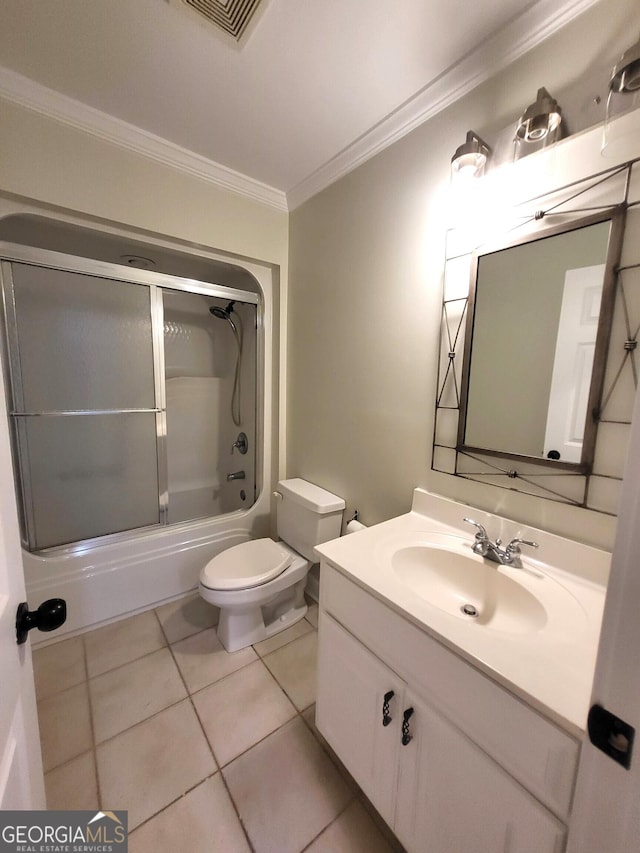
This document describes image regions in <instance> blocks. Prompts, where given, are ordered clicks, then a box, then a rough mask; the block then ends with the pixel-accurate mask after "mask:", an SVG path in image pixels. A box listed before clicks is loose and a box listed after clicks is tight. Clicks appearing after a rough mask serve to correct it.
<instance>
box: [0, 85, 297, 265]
mask: <svg viewBox="0 0 640 853" xmlns="http://www.w3.org/2000/svg"><path fill="white" fill-rule="evenodd" d="M0 114H1V115H2V134H0V190H2V191H3V192H8V193H15V194H16V195H19V196H23V197H25V198H29V199H34V200H37V201H40V202H45V203H47V204H51V205H55V206H57V207H62V208H67V209H69V210H71V211H75V212H80V213H84V214H88V215H90V216H94V217H99V218H102V219H107V220H112V221H114V222H118V223H122V224H125V225H130V226H133V227H135V228H140V229H144V230H147V231H150V232H153V233H157V234H163V235H167V236H171V237H176V238H179V239H182V240H186V241H188V242H190V243H196V244H200V245H202V246H207V247H210V248H213V249H218V250H224V251H226V252H231V253H234V254H236V255H239V256H246V257H248V258H253V259H256V260H261V261H266V262H269V263H274V264H278V265H280V266H281V267H282V268H283V269H286V266H287V251H288V215H287V213H286V212H285V211H279V210H275V209H274V208H271V207H268V206H267V205H264V204H259V203H257V202H254V201H252V200H250V199H247V198H244V197H242V196H240V195H237V194H235V193H232V192H227V191H226V190H223V189H220V188H218V187H216V186H215V185H213V184H211V183H208V182H205V181H203V180H201V179H199V178H197V177H192V176H190V175H188V174H186V173H184V172H180V171H178V170H177V169H173V168H171V167H169V166H164V165H162V164H161V163H158V162H155V161H153V160H151V159H149V158H147V157H143V156H141V155H138V154H136V153H134V152H132V151H129V150H126V149H124V148H121V147H119V146H117V145H114V144H112V143H109V142H106V141H103V140H101V139H98V138H97V137H95V136H92V135H90V134H88V133H85V132H83V131H80V130H77V129H75V128H73V127H70V126H69V125H65V124H62V123H61V122H57V121H55V120H53V119H50V118H47V117H45V116H43V115H40V114H38V113H36V112H32V111H30V110H27V109H24V108H22V107H19V106H17V105H15V104H13V103H10V102H8V101H3V100H1V99H0Z"/></svg>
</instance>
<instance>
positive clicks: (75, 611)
mask: <svg viewBox="0 0 640 853" xmlns="http://www.w3.org/2000/svg"><path fill="white" fill-rule="evenodd" d="M150 253H151V247H150ZM207 259H208V260H211V262H212V263H214V264H215V262H216V261H218V262H220V263H225V264H228V263H229V260H228V259H226V258H225V257H224V256H222V255H219V254H215V253H208V254H207V256H206V258H205V260H207ZM199 260H200V261H202V260H203V258H202V256H200V257H199ZM238 270H241V272H242V274H243V275H244V276H245V279H249V280H251V281H252V282H253V288H254V290H255V291H257V292H258V293H259V297H258V299H259V302H260V310H259V312H258V319H257V329H256V306H255V305H242V304H240V302H237V303H236V310H237V312H238V313H241V314H242V319H243V324H244V327H245V349H244V352H243V375H242V395H243V402H242V407H243V412H242V418H243V423H242V427H240V428H237V427H235V425H233V421H232V419H231V412H230V399H231V390H232V384H233V371H234V367H235V351H234V347H235V341H234V340H233V337H232V335H231V334H230V330H229V331H228V332H227V330H226V329H225V328H224V326H223V324H222V323H221V321H219V320H216V319H215V318H214V317H212V316H211V314H210V313H209V310H208V309H209V307H210V306H211V305H215V304H220V305H222V304H225V305H226V304H228V301H229V300H228V299H226V300H223V299H221V298H218V299H214V298H212V297H211V296H202V295H199V294H193V293H186V294H184V296H185V297H192V298H195V299H196V300H197V301H201V302H202V308H203V311H202V320H203V325H202V326H200V328H205V327H206V328H209V329H211V335H212V338H211V340H213V336H214V331H215V333H216V334H218V335H219V336H220V337H219V346H218V350H219V352H218V361H217V366H216V365H215V363H214V367H215V372H216V373H217V374H218V375H216V376H213V375H212V376H210V377H209V379H211V380H212V381H211V383H210V386H211V387H209V388H207V390H206V391H205V393H204V394H202V393H201V389H200V390H199V391H197V392H196V393H193V388H194V384H192V385H191V387H189V385H190V381H191V380H195V386H196V387H197V386H198V384H199V380H200V379H205V380H206V379H207V377H198V376H193V375H191V376H184V375H180V365H179V361H180V357H179V356H180V353H179V351H178V349H177V348H173V347H172V345H171V344H169V346H168V354H167V366H168V367H169V369H170V370H169V371H168V372H167V380H168V382H167V391H168V395H167V396H168V398H169V397H171V398H172V402H171V403H169V402H168V406H167V408H168V409H169V411H168V416H169V418H171V417H172V416H173V415H175V416H176V417H177V421H176V422H177V424H178V425H179V424H180V419H182V423H186V422H189V421H190V420H191V416H192V415H193V414H196V413H197V411H198V409H200V410H201V411H204V412H206V411H207V409H209V411H210V409H211V404H212V402H213V400H214V398H215V397H220V398H221V401H222V409H223V410H224V409H225V408H226V410H227V412H226V413H225V414H226V417H225V419H224V424H223V426H222V427H221V428H220V429H218V430H217V431H216V430H215V429H214V430H213V435H211V430H210V432H209V434H210V435H211V438H212V441H211V442H210V443H212V444H213V445H215V451H216V452H217V451H218V449H220V450H221V451H222V453H221V456H220V471H219V473H218V474H216V475H215V476H213V477H212V478H210V482H206V484H205V485H206V489H207V491H209V485H210V483H212V484H213V486H214V489H215V490H216V495H215V500H214V499H213V489H212V490H211V492H210V495H211V500H210V502H209V506H208V507H203V510H202V515H203V516H205V515H207V516H209V517H202V518H201V519H199V520H193V521H185V522H183V523H179V524H176V525H173V526H168V527H158V528H154V529H150V530H147V531H141V532H139V533H137V535H134V536H132V537H126V538H124V539H122V540H120V539H117V540H113V541H108V540H105V541H104V543H103V544H98V545H97V546H93V545H92V547H91V548H90V549H89V548H86V547H84V546H83V545H80V546H78V547H75V548H72V549H69V550H64V551H58V552H49V553H47V554H32V553H27V552H24V553H23V559H24V567H25V579H26V582H27V593H28V596H29V600H30V602H31V604H32V606H37V605H38V604H39V603H40V602H41V601H42V600H44V599H46V598H49V597H62V598H65V599H66V601H67V605H68V620H67V623H66V625H65V626H64V628H63V629H61V631H58V632H57V636H56V639H57V638H59V637H60V635H61V634H64V633H71V632H74V631H77V630H82V629H84V628H86V627H88V626H90V625H96V624H100V623H101V622H105V621H108V620H111V619H113V618H118V617H120V616H123V615H125V614H129V613H133V612H136V611H137V610H141V609H145V608H147V607H149V606H150V605H152V604H154V603H157V602H160V601H166V600H168V599H170V598H172V597H175V596H178V595H180V594H182V593H184V592H187V591H188V590H191V589H194V588H195V587H196V585H197V581H198V575H199V572H200V569H201V567H202V566H203V565H204V563H206V562H207V561H208V560H209V559H211V557H213V556H214V555H215V554H217V553H219V552H221V551H222V550H224V549H226V548H228V547H231V546H232V545H235V544H238V543H240V542H243V541H246V540H247V539H249V538H253V537H254V536H261V535H267V534H268V533H269V519H270V488H269V487H270V484H271V481H272V474H271V458H272V454H271V452H270V445H271V427H272V419H273V413H272V396H273V384H272V358H273V274H272V270H271V269H270V268H269V266H267V265H260V264H254V263H252V262H243V263H242V267H238ZM136 275H140V276H143V275H144V274H143V273H138V272H137V271H136V270H127V276H128V277H131V278H133V279H134V280H135V278H136ZM170 294H171V297H170V298H168V299H167V318H166V319H167V321H168V323H171V322H172V319H171V318H172V310H173V308H172V299H173V297H180V296H181V295H182V294H179V293H176V292H175V291H170ZM174 301H175V300H174ZM225 334H228V339H227V340H226V341H225V340H224V336H225ZM205 336H207V335H206V333H205ZM208 346H209V350H210V352H211V353H213V352H214V350H215V349H216V345H215V344H213V343H210V344H209V345H208ZM225 348H227V349H230V352H229V353H226V354H225ZM256 359H257V371H256V367H255V366H256ZM184 372H187V371H183V373H184ZM210 372H211V373H213V372H214V371H213V370H212V371H210ZM180 379H184V380H187V381H186V382H184V383H182V385H183V387H182V390H181V391H178V393H177V394H174V393H173V391H172V390H169V389H171V386H172V380H178V382H177V383H176V384H175V385H174V387H175V388H178V387H179V385H180V381H179V380H180ZM205 384H206V383H205ZM216 386H217V390H213V389H214V388H216ZM256 388H257V395H256V393H255V391H256ZM174 397H178V398H180V397H182V398H183V399H182V403H183V404H184V407H183V410H182V412H180V408H179V407H178V409H176V408H175V407H174V406H173V402H175V400H174V399H173V398H174ZM254 400H257V416H256V412H255V408H256V407H254V405H253V401H254ZM185 407H186V408H185ZM239 429H243V431H245V432H247V435H250V436H251V441H250V449H249V452H248V453H247V454H246V455H244V456H240V455H239V454H238V451H237V450H236V451H235V452H234V454H233V455H231V446H232V444H233V442H234V441H235V440H236V438H237V434H238V431H239ZM216 432H217V435H216ZM205 439H206V430H203V431H202V435H201V438H200V447H201V448H204V446H205ZM190 442H191V446H190V448H189V450H192V449H193V434H192V436H191V439H190ZM265 448H267V452H265ZM174 450H175V451H176V454H174V457H173V461H174V462H175V463H177V464H173V462H170V463H169V464H170V465H171V468H172V472H173V473H174V474H175V478H174V483H173V486H174V487H175V488H173V489H172V484H171V481H170V491H171V490H173V493H174V497H176V496H179V495H180V488H181V487H183V488H182V497H185V496H186V495H188V489H185V488H184V487H185V485H186V486H191V487H193V486H197V485H198V483H197V480H194V479H193V474H194V473H197V470H198V468H199V466H198V465H197V464H194V461H193V457H191V461H190V464H191V466H192V467H191V469H190V470H189V469H188V467H187V466H186V465H185V466H184V467H183V468H181V466H182V464H183V463H185V462H186V461H188V460H189V456H188V452H187V443H186V442H182V443H181V442H180V441H179V442H178V445H177V446H176V447H175V448H174ZM212 451H213V448H212ZM206 452H207V451H205V453H206ZM181 453H182V460H181V459H180V454H181ZM170 458H171V451H170ZM240 459H241V460H242V462H241V463H240V462H239V460H240ZM240 468H244V469H245V473H246V480H245V481H244V482H242V481H235V482H231V483H229V484H227V482H226V474H227V473H230V472H231V471H235V470H238V469H240ZM254 483H255V484H256V488H255V502H254ZM227 487H228V488H227ZM242 488H244V490H245V493H246V494H245V500H244V501H243V500H242V499H241V497H240V491H241V489H242ZM191 491H192V493H193V494H192V495H191V496H190V497H188V498H186V500H187V503H190V505H191V506H190V508H191V509H193V500H194V499H196V500H199V498H198V497H197V491H196V489H193V488H192V489H191ZM178 502H179V501H178ZM212 508H213V511H214V512H215V511H219V512H221V513H223V514H222V515H218V516H217V517H210V513H211V509H212ZM169 520H170V521H172V519H171V518H170V519H169ZM33 639H34V641H36V642H37V641H38V640H39V641H40V642H43V641H44V642H46V641H47V639H48V638H47V636H46V635H40V636H39V637H34V638H33Z"/></svg>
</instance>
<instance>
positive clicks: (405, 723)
mask: <svg viewBox="0 0 640 853" xmlns="http://www.w3.org/2000/svg"><path fill="white" fill-rule="evenodd" d="M412 716H413V708H407V710H406V711H405V712H404V714H403V715H402V745H403V746H407V744H409V743H410V742H411V741H412V740H413V735H412V734H411V732H410V731H409V720H410V719H411V717H412Z"/></svg>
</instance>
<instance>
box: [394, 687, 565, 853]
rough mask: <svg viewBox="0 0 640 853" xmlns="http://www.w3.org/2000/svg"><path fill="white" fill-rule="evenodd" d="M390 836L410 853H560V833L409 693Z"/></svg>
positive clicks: (491, 765) (505, 778)
mask: <svg viewBox="0 0 640 853" xmlns="http://www.w3.org/2000/svg"><path fill="white" fill-rule="evenodd" d="M405 703H406V707H413V709H414V712H413V715H412V716H411V720H410V732H411V735H412V739H411V741H410V742H409V743H408V744H407V745H406V746H401V747H400V758H399V762H398V763H399V782H398V801H397V805H396V820H395V832H396V834H397V835H398V838H399V839H400V841H401V842H402V843H403V844H404V845H405V847H406V848H407V850H408V851H411V853H414V851H415V853H418V852H419V851H427V850H428V851H429V853H460V851H463V850H469V851H471V850H472V851H473V853H561V851H562V850H563V849H564V842H565V827H564V826H563V825H562V824H561V823H560V822H559V821H558V820H557V819H556V818H555V817H553V815H552V814H551V813H550V812H548V811H547V810H546V809H545V808H544V806H542V805H540V803H538V802H537V801H536V800H534V799H533V797H531V796H530V795H529V794H528V793H527V792H526V791H525V790H524V789H523V788H522V787H521V786H520V785H519V784H518V783H517V782H515V781H514V780H513V779H512V778H511V777H510V776H509V775H508V774H507V773H505V771H504V770H502V769H501V768H500V767H499V766H498V765H497V764H495V762H493V761H492V760H491V759H490V758H489V757H488V756H487V755H486V754H485V753H484V752H482V750H480V749H479V748H478V747H477V746H475V744H473V743H472V742H471V741H470V740H468V738H466V737H465V736H464V735H463V734H461V733H460V732H459V731H458V730H457V729H455V728H454V727H453V726H451V725H450V724H449V723H447V722H446V721H445V720H444V719H443V718H442V717H440V716H439V715H438V714H436V713H435V712H434V711H433V710H432V709H431V708H430V707H429V706H428V705H426V704H425V703H423V702H421V701H420V700H419V699H417V698H416V697H415V696H413V695H412V694H411V693H410V691H407V693H406V699H405Z"/></svg>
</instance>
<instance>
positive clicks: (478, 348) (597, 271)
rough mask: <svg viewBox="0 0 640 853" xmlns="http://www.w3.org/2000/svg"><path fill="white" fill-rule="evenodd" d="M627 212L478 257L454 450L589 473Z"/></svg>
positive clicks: (615, 212)
mask: <svg viewBox="0 0 640 853" xmlns="http://www.w3.org/2000/svg"><path fill="white" fill-rule="evenodd" d="M623 220H624V209H623V208H621V207H619V208H616V209H613V210H606V211H601V212H600V213H598V214H596V215H592V216H589V217H585V218H582V219H580V220H579V221H574V222H572V223H569V224H563V225H561V226H559V227H556V228H551V229H545V230H544V231H542V232H538V233H536V234H535V235H533V236H532V235H529V236H528V237H525V238H522V239H519V240H512V241H510V242H504V243H502V244H501V245H499V246H492V247H488V248H487V247H483V248H482V249H480V250H478V251H477V252H475V253H474V255H473V258H472V263H471V282H470V290H469V303H468V308H467V312H468V313H467V326H466V332H465V351H464V363H463V372H462V389H461V399H460V420H459V428H458V439H457V449H458V450H460V451H471V452H482V453H484V454H489V455H493V454H495V455H499V456H503V457H508V458H523V459H527V461H529V462H534V463H535V462H544V463H545V464H551V465H553V466H554V467H556V468H557V467H562V468H568V469H570V470H571V469H572V470H576V471H582V472H584V473H587V472H588V471H589V470H590V468H591V465H592V462H593V453H594V446H595V435H596V429H597V412H598V409H599V404H600V398H601V395H602V383H603V377H604V369H605V361H606V353H607V347H608V341H609V333H610V328H611V316H612V311H613V300H614V295H615V275H616V267H617V265H618V263H619V258H620V247H621V235H622V229H623V224H624V223H623Z"/></svg>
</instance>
